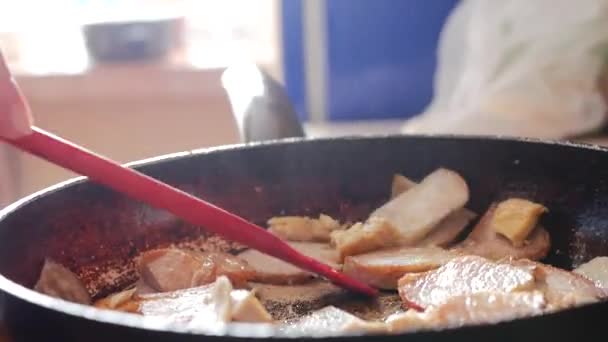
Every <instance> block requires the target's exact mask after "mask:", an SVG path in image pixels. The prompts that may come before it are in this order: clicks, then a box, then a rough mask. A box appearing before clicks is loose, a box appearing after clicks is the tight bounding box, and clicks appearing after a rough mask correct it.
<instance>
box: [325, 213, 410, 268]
mask: <svg viewBox="0 0 608 342" xmlns="http://www.w3.org/2000/svg"><path fill="white" fill-rule="evenodd" d="M400 236H401V235H400V232H399V230H398V229H397V228H395V227H394V226H393V225H391V224H390V223H389V222H388V221H387V220H385V219H383V218H377V217H370V218H369V219H368V220H367V222H365V223H360V222H359V223H356V224H354V225H353V226H352V227H350V228H349V229H347V230H341V231H335V232H333V233H332V234H331V244H332V246H334V247H335V248H336V249H337V250H338V253H339V255H340V260H344V258H345V257H347V256H349V255H357V254H362V253H366V252H371V251H375V250H378V249H383V248H388V247H393V246H399V245H400V239H401V237H400Z"/></svg>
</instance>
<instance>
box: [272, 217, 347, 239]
mask: <svg viewBox="0 0 608 342" xmlns="http://www.w3.org/2000/svg"><path fill="white" fill-rule="evenodd" d="M340 229H342V226H341V225H340V223H339V222H338V221H336V220H334V219H333V218H331V217H330V216H328V215H324V214H321V215H319V218H318V219H313V218H309V217H304V216H282V217H273V218H271V219H270V220H268V231H269V232H271V233H273V234H275V235H277V236H278V237H280V238H281V239H283V240H289V241H309V242H329V240H330V234H331V232H333V231H335V230H340Z"/></svg>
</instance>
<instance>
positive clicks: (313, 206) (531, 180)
mask: <svg viewBox="0 0 608 342" xmlns="http://www.w3.org/2000/svg"><path fill="white" fill-rule="evenodd" d="M133 166H134V167H136V168H137V169H139V170H141V171H143V172H144V173H146V174H148V175H151V176H152V177H155V178H158V179H160V180H162V181H165V182H168V183H170V184H172V185H175V186H177V187H179V188H181V189H184V190H186V191H188V192H190V193H193V194H195V195H197V196H202V197H204V198H206V199H209V200H210V201H212V202H214V203H216V204H218V205H220V206H223V207H226V208H227V209H230V210H233V211H235V212H236V213H238V214H239V215H242V216H243V217H245V218H247V219H249V220H252V221H253V222H256V223H258V224H264V222H265V221H266V219H268V218H269V217H271V216H273V215H279V214H282V215H289V214H299V215H317V214H319V213H321V212H324V213H328V214H330V215H332V216H334V217H337V218H340V219H343V220H357V219H362V218H364V217H366V215H367V214H368V213H369V212H370V211H371V210H372V208H374V207H376V206H377V205H379V204H380V203H382V202H383V201H386V200H387V198H388V193H389V188H390V181H391V177H392V175H393V173H395V172H401V173H403V174H405V175H407V176H409V177H412V178H414V179H421V178H422V177H423V176H424V175H426V174H428V173H429V172H431V171H433V170H434V169H436V168H437V167H440V166H442V167H447V168H450V169H453V170H455V171H457V172H459V173H460V174H462V176H463V177H464V178H465V179H466V180H467V181H468V183H469V186H470V189H471V201H470V203H469V207H470V208H471V209H473V210H475V211H476V212H480V213H481V212H483V211H484V210H485V209H486V208H487V206H488V205H489V204H490V202H492V201H494V200H496V199H501V198H505V197H508V196H515V195H516V196H522V197H525V198H529V199H532V200H535V201H539V202H541V203H544V204H545V205H546V206H547V207H548V208H549V209H550V212H549V213H548V214H547V215H546V216H545V217H544V219H543V221H544V222H542V224H543V225H544V226H545V227H547V229H548V230H549V232H550V234H551V237H552V250H551V253H550V255H549V256H548V258H547V259H546V261H547V262H549V263H552V264H554V265H558V266H560V267H566V268H571V267H573V266H576V265H578V264H580V263H582V262H585V261H587V260H589V259H590V258H592V257H594V256H598V255H605V254H608V229H607V226H608V205H607V203H608V182H607V180H608V150H606V149H603V148H599V147H592V146H583V145H575V144H569V143H555V142H533V141H525V140H509V139H500V138H477V137H447V136H408V137H405V136H387V137H358V138H357V137H353V138H339V139H325V140H305V139H290V140H283V141H274V142H266V143H257V144H249V145H238V146H230V147H223V148H216V149H209V150H201V151H195V152H191V153H182V154H175V155H170V156H165V157H159V158H156V159H153V160H147V161H143V162H139V163H135V164H133ZM186 241H189V242H190V243H196V244H197V245H199V246H202V247H204V248H209V249H221V250H227V251H235V250H237V249H238V248H239V246H235V245H234V244H231V243H229V242H227V241H223V240H222V239H220V238H218V237H217V236H213V235H211V234H207V233H206V232H205V230H204V228H199V227H189V226H187V224H185V223H183V222H181V221H179V220H177V219H176V218H174V217H172V216H170V215H168V214H166V213H164V212H161V211H157V210H154V209H151V208H149V207H146V206H145V205H142V204H140V203H138V202H135V201H132V200H129V199H127V198H125V197H123V196H121V195H119V194H116V193H114V192H112V191H109V190H107V189H105V188H103V187H100V186H97V185H95V184H92V183H89V182H88V181H86V180H83V179H76V180H72V181H68V182H66V183H63V184H60V185H57V186H54V187H52V188H50V189H47V190H43V191H41V192H39V193H36V194H34V195H32V196H30V197H28V198H25V199H23V200H21V201H19V202H18V203H15V204H13V205H11V206H9V207H7V208H5V209H3V210H2V211H1V212H0V274H1V276H0V291H1V293H2V294H3V297H4V302H5V303H4V306H3V311H4V312H3V313H4V318H5V320H6V324H7V326H8V328H9V329H10V331H11V333H12V334H13V335H14V336H15V339H16V340H28V341H39V340H53V341H84V340H86V341H108V340H111V341H135V340H144V339H145V340H146V341H194V340H201V338H204V339H205V340H206V341H214V342H224V341H236V340H241V339H242V340H245V339H247V340H250V339H251V338H249V337H251V336H254V337H253V339H262V338H265V337H267V336H269V335H272V332H271V331H267V330H264V329H258V328H256V326H253V325H239V326H231V327H230V328H229V329H228V330H227V331H226V333H225V334H224V335H218V336H207V337H202V336H200V335H196V334H192V333H189V332H184V331H181V330H179V328H177V327H171V326H163V324H162V322H154V321H148V322H146V321H144V320H143V319H141V318H140V317H138V316H134V315H128V314H123V313H118V312H110V311H101V310H97V309H94V308H91V307H86V306H81V305H78V304H72V303H67V302H64V301H61V300H57V299H52V298H50V297H47V296H43V295H40V294H38V293H36V292H34V291H31V290H29V288H31V287H32V285H33V284H34V282H35V281H36V279H37V277H38V274H39V272H40V269H41V266H42V262H43V259H44V258H45V257H52V258H54V259H56V260H57V261H59V262H60V263H62V264H64V265H66V266H68V267H69V268H70V269H72V270H73V271H75V272H76V273H77V274H79V275H80V276H81V277H82V279H83V280H84V281H85V282H86V284H87V286H88V287H89V289H90V290H91V292H92V293H93V294H95V295H97V296H101V295H104V294H107V293H108V292H110V291H112V290H115V289H117V288H118V287H120V286H121V285H124V284H126V283H127V282H130V281H132V280H133V278H134V276H135V274H134V271H133V265H132V262H131V261H130V260H131V258H132V257H133V256H134V255H136V254H137V253H139V252H141V251H144V250H147V249H151V248H154V247H158V246H166V245H168V244H170V243H177V242H186ZM606 317H608V303H598V304H591V305H586V306H583V307H579V308H576V309H571V310H566V311H563V312H558V313H554V314H548V315H545V316H541V317H535V318H529V319H520V320H515V321H511V322H505V323H501V324H497V325H488V326H477V327H467V328H462V329H451V330H444V331H433V332H423V333H416V334H407V336H403V335H399V336H373V337H371V338H373V339H376V340H383V341H400V340H403V339H405V338H407V339H408V341H471V340H481V339H484V340H485V339H487V340H492V341H527V340H532V339H535V340H541V339H542V340H552V341H566V340H573V339H575V338H580V336H581V332H584V334H585V338H586V339H591V340H599V339H602V340H603V338H601V336H603V335H602V334H603V330H604V329H603V328H604V327H603V325H602V323H603V322H604V321H605V319H606ZM256 336H257V337H256ZM367 338H370V337H357V336H350V337H347V336H345V337H339V338H327V339H322V340H323V341H325V340H327V341H329V340H332V341H333V340H345V341H346V340H349V341H353V342H354V341H360V340H361V341H362V340H363V339H367ZM281 340H282V339H281Z"/></svg>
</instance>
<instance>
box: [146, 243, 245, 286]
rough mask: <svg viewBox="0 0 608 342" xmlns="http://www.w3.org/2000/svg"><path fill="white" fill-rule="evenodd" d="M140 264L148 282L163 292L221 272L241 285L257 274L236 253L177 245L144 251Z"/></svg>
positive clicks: (205, 281)
mask: <svg viewBox="0 0 608 342" xmlns="http://www.w3.org/2000/svg"><path fill="white" fill-rule="evenodd" d="M138 266H139V272H140V274H141V276H142V279H143V280H144V281H145V283H146V284H147V285H149V286H150V287H152V288H153V289H155V290H157V291H162V292H164V291H176V290H181V289H186V288H189V287H194V286H200V285H204V284H209V283H212V282H214V281H215V280H216V279H217V277H218V276H220V275H225V276H227V277H228V278H229V279H230V280H231V281H233V282H234V283H235V284H236V285H238V286H241V285H243V284H245V283H246V282H247V281H248V280H249V279H251V278H252V277H253V276H254V274H255V272H254V271H253V269H251V268H250V267H249V266H248V265H247V263H246V262H245V261H242V260H240V259H239V258H237V257H235V256H234V255H230V254H227V253H219V252H209V253H198V252H190V251H185V250H180V249H176V248H166V249H157V250H153V251H148V252H145V253H144V254H142V256H141V258H140V260H139V265H138Z"/></svg>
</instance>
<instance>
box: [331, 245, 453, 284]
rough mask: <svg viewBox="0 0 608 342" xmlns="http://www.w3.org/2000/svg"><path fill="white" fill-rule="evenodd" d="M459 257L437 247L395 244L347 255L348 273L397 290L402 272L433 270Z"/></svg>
mask: <svg viewBox="0 0 608 342" xmlns="http://www.w3.org/2000/svg"><path fill="white" fill-rule="evenodd" d="M456 256H458V255H457V254H456V253H454V252H450V251H446V250H444V249H441V248H438V247H398V248H391V249H387V250H381V251H376V252H371V253H367V254H360V255H356V256H350V257H347V258H346V259H345V260H344V267H343V271H344V273H346V274H347V275H349V276H351V277H353V278H355V279H358V280H360V281H363V282H365V283H367V284H369V285H372V286H374V287H378V288H382V289H396V288H397V281H398V280H399V278H401V277H402V276H403V275H404V274H405V273H412V272H415V273H417V272H424V271H428V270H432V269H435V268H437V267H439V266H441V265H443V264H445V263H447V262H448V261H450V260H451V259H453V258H455V257H456Z"/></svg>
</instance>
